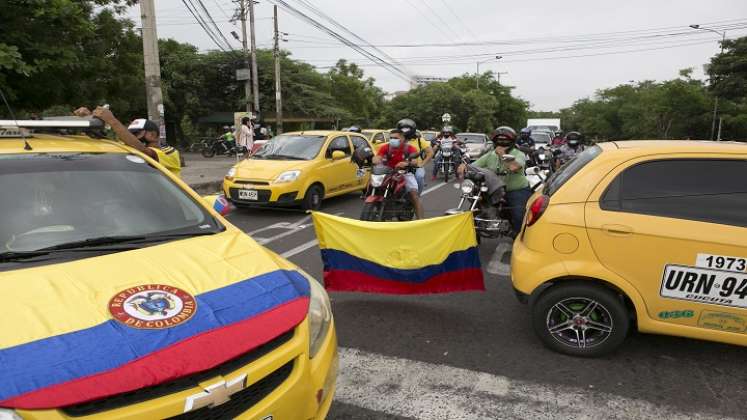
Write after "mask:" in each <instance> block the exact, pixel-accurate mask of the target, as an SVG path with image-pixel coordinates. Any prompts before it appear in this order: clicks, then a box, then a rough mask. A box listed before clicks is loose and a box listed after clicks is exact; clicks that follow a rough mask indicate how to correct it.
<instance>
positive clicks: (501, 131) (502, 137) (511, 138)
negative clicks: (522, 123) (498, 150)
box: [490, 125, 516, 147]
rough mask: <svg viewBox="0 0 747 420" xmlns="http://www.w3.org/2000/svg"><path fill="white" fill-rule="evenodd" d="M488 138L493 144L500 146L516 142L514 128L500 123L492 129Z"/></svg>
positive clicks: (508, 145)
mask: <svg viewBox="0 0 747 420" xmlns="http://www.w3.org/2000/svg"><path fill="white" fill-rule="evenodd" d="M490 140H492V141H493V144H495V145H498V146H501V147H510V146H513V145H514V143H516V130H514V129H513V128H511V127H509V126H507V125H502V126H500V127H498V128H496V129H495V131H493V135H492V136H491V138H490Z"/></svg>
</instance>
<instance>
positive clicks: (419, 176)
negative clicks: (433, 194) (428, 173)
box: [415, 168, 425, 195]
mask: <svg viewBox="0 0 747 420" xmlns="http://www.w3.org/2000/svg"><path fill="white" fill-rule="evenodd" d="M415 180H417V181H418V195H420V194H422V193H423V187H425V168H418V169H416V170H415Z"/></svg>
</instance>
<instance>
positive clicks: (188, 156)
mask: <svg viewBox="0 0 747 420" xmlns="http://www.w3.org/2000/svg"><path fill="white" fill-rule="evenodd" d="M182 156H183V157H184V162H185V164H186V166H184V167H183V168H182V180H183V181H184V182H186V183H187V184H189V186H190V187H192V189H193V190H195V191H197V192H198V193H200V194H211V193H214V192H218V191H220V189H221V185H222V184H223V177H224V176H225V175H226V173H227V172H228V169H230V168H231V166H233V165H234V164H236V157H225V156H216V157H214V158H210V159H206V158H204V157H202V155H200V154H199V153H182Z"/></svg>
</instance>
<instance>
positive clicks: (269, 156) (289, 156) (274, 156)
mask: <svg viewBox="0 0 747 420" xmlns="http://www.w3.org/2000/svg"><path fill="white" fill-rule="evenodd" d="M264 157H265V159H272V158H279V159H289V160H306V159H305V158H302V157H299V156H292V155H264Z"/></svg>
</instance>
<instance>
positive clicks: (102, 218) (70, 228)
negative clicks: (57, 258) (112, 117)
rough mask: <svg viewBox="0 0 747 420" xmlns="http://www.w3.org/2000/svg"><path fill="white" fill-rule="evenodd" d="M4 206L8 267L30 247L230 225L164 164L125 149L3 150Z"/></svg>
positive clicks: (0, 230) (148, 237)
mask: <svg viewBox="0 0 747 420" xmlns="http://www.w3.org/2000/svg"><path fill="white" fill-rule="evenodd" d="M0 214H2V223H1V224H0V267H2V265H3V263H4V262H9V261H15V260H16V259H17V258H18V257H19V256H27V254H24V253H34V252H36V253H39V252H40V251H50V252H51V250H55V251H60V250H61V249H65V250H66V251H72V250H83V249H86V250H87V249H90V248H93V247H94V245H95V246H99V247H100V246H104V245H107V246H110V245H112V244H114V243H117V244H118V245H120V246H122V244H123V243H125V242H127V243H130V244H131V243H134V242H138V241H140V243H141V244H142V243H152V239H153V238H162V239H163V240H166V239H167V238H178V237H189V236H197V235H205V234H211V233H215V232H218V231H222V230H223V226H222V225H221V224H220V222H218V221H217V220H216V219H215V218H213V217H212V216H211V215H210V213H209V212H208V211H206V210H205V209H204V208H203V207H202V206H200V205H198V203H197V202H196V201H195V200H193V198H192V197H190V196H189V195H187V194H186V193H185V192H184V191H183V190H182V189H181V188H180V187H179V186H177V185H176V184H175V183H174V182H172V181H171V180H170V179H169V178H168V177H166V176H165V175H164V174H162V173H161V172H160V171H159V170H157V169H155V168H153V167H151V166H150V165H149V164H148V163H146V162H145V161H144V160H143V159H142V158H140V157H139V156H135V155H130V154H122V153H60V154H48V153H39V154H24V155H15V154H13V155H0Z"/></svg>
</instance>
